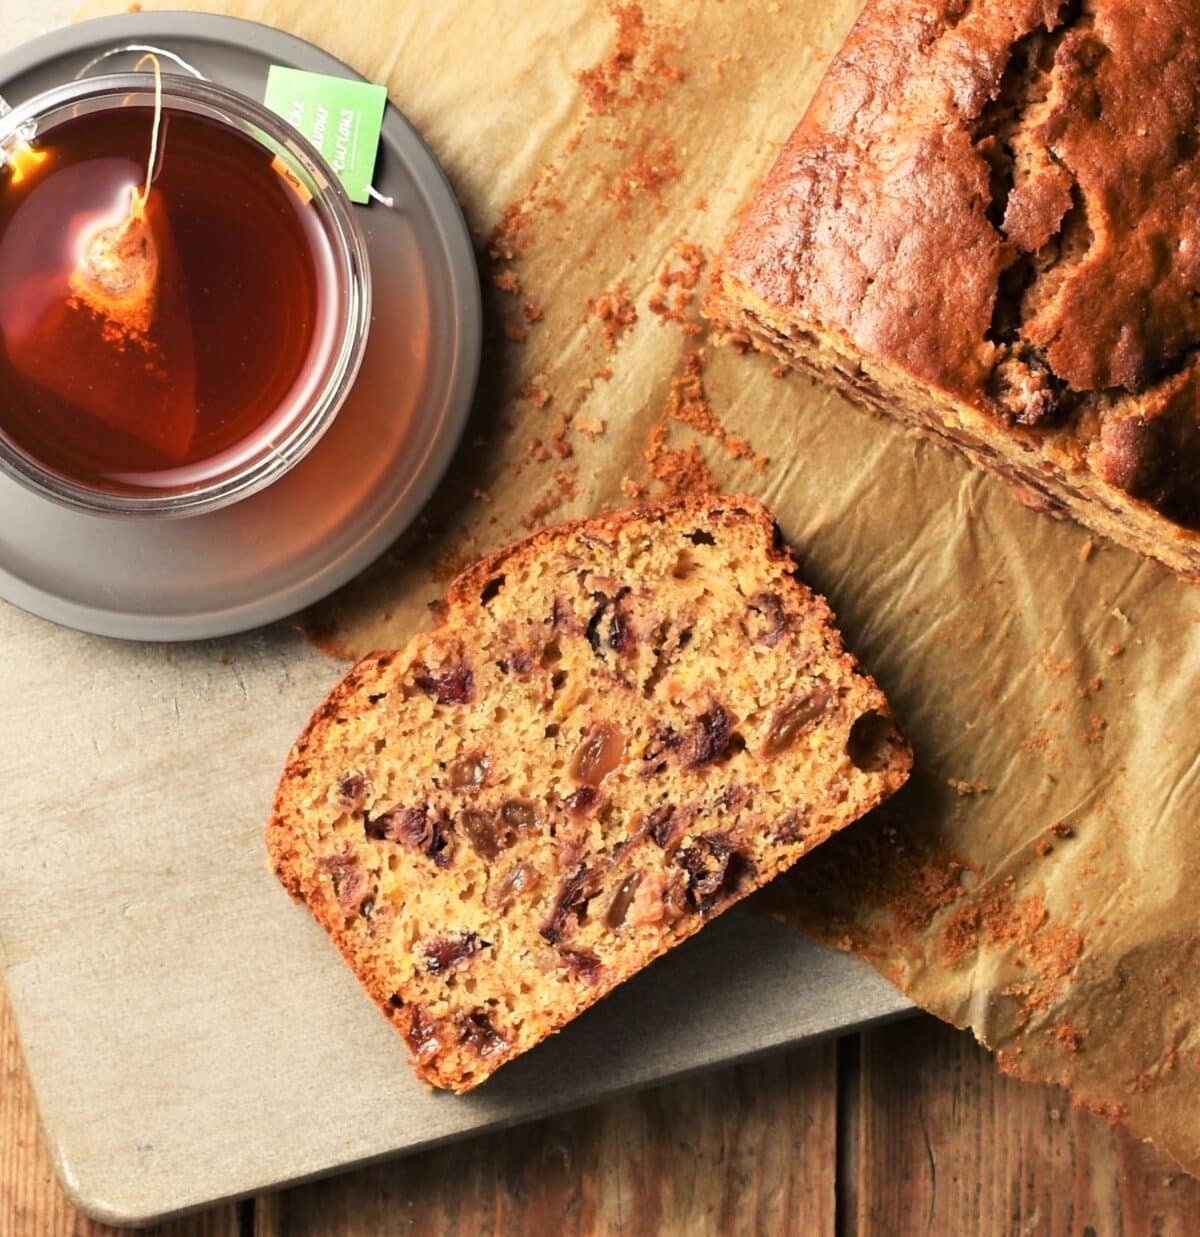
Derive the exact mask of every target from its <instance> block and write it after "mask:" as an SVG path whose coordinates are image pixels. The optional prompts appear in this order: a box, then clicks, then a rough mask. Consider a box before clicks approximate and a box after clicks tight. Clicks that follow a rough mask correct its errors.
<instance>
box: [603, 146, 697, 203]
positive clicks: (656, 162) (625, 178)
mask: <svg viewBox="0 0 1200 1237" xmlns="http://www.w3.org/2000/svg"><path fill="white" fill-rule="evenodd" d="M679 174H680V167H679V158H678V156H677V154H676V152H675V143H674V142H673V141H672V140H671V138H669V137H667V136H665V135H663V136H659V137H647V138H643V139H642V140H641V142H640V143H639V145H638V147H637V148H636V149H635V150H634V152H633V155H632V157H630V158H629V159H628V160H627V161H626V162H625V163H624V165H623V166H622V167H620V168H618V169H617V170H616V171H615V172H614V173H612V174H611V176H610V177H609V178H608V182H607V184H606V185H605V188H604V196H605V197H606V198H607V199H608V200H609V201H610V202H613V203H615V205H616V206H617V218H619V219H628V218H629V217H630V214H631V211H630V205H631V203H632V202H633V200H634V199H635V198H636V197H637V196H638V195H640V194H648V195H649V196H650V197H651V198H652V199H654V201H653V204H652V205H653V209H654V210H655V211H656V212H658V213H665V211H666V207H665V206H664V205H663V203H662V192H663V189H664V188H665V187H666V186H667V185H668V184H670V183H671V181H673V180H677V179H678V178H679Z"/></svg>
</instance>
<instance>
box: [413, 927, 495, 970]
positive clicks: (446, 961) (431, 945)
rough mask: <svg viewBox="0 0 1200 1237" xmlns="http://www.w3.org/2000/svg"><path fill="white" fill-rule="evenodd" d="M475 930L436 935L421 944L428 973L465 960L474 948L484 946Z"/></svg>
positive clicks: (448, 967) (453, 965)
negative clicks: (457, 933)
mask: <svg viewBox="0 0 1200 1237" xmlns="http://www.w3.org/2000/svg"><path fill="white" fill-rule="evenodd" d="M485 944H486V942H483V941H480V939H479V934H478V933H477V932H464V933H462V935H461V936H438V937H435V938H434V939H433V940H431V941H426V942H425V944H424V945H422V946H421V952H422V953H423V954H424V955H425V969H426V971H428V972H429V974H430V975H439V974H441V973H442V972H443V971H448V970H450V968H451V967H455V966H459V965H460V964H461V963H463V962H465V961H466V960H467V959H468V958H469V957H470V956H471V955H472V954H473V953H475V951H476V950H478V949H482V948H484V946H485Z"/></svg>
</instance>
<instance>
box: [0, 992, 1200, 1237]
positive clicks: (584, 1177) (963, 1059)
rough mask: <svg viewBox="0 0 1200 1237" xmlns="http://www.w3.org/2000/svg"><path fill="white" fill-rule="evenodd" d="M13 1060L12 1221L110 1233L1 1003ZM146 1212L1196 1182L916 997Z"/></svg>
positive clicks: (1142, 1199)
mask: <svg viewBox="0 0 1200 1237" xmlns="http://www.w3.org/2000/svg"><path fill="white" fill-rule="evenodd" d="M0 1069H2V1071H3V1089H2V1090H0V1237H68V1235H69V1237H101V1235H102V1234H107V1233H112V1232H114V1231H116V1230H113V1229H109V1228H106V1227H105V1226H103V1225H98V1224H94V1223H92V1222H91V1221H90V1220H88V1219H87V1218H86V1217H85V1216H83V1215H81V1214H80V1213H79V1212H78V1211H76V1210H75V1209H74V1208H73V1207H71V1205H70V1204H69V1203H68V1202H67V1201H66V1200H65V1199H64V1198H63V1196H62V1195H61V1193H60V1192H59V1190H58V1186H57V1184H56V1183H55V1181H54V1178H53V1174H52V1171H51V1168H50V1164H49V1161H48V1159H47V1157H46V1153H45V1150H44V1148H43V1146H42V1141H41V1135H40V1132H39V1130H38V1126H37V1117H36V1114H35V1111H34V1107H33V1099H32V1096H31V1095H30V1091H29V1085H28V1082H27V1080H26V1077H25V1071H24V1066H23V1064H22V1061H21V1055H20V1050H19V1048H18V1046H17V1042H16V1036H15V1034H14V1032H13V1028H12V1023H11V1020H10V1019H9V1017H8V1008H7V1005H6V1004H4V1005H0ZM331 1094H333V1095H336V1088H333V1089H332V1090H331ZM149 1231H150V1232H152V1233H155V1234H160V1235H161V1237H389V1235H390V1234H393V1233H395V1234H408V1233H414V1234H420V1235H421V1237H440V1235H441V1234H448V1235H455V1237H457V1235H463V1237H466V1235H471V1237H474V1235H476V1234H495V1235H497V1237H518V1235H519V1237H537V1235H539V1234H543V1233H545V1234H550V1235H552V1237H574V1235H575V1234H587V1235H588V1237H592V1235H593V1234H595V1235H597V1237H603V1235H607V1234H617V1233H620V1234H643V1233H647V1234H660V1233H661V1234H669V1235H672V1237H673V1235H674V1234H686V1235H687V1237H703V1235H704V1234H709V1233H736V1234H751V1233H754V1234H764V1235H767V1237H776V1235H777V1234H778V1235H783V1234H797V1235H800V1237H825V1235H826V1234H829V1235H831V1237H832V1235H835V1234H836V1235H839V1237H841V1235H844V1234H851V1233H861V1234H872V1235H874V1234H880V1235H886V1237H905V1235H906V1234H910V1233H913V1234H916V1233H930V1234H952V1235H954V1237H960V1235H961V1237H968V1235H971V1234H987V1235H992V1234H1006V1235H1007V1234H1037V1235H1040V1234H1055V1235H1057V1234H1080V1235H1084V1234H1086V1235H1088V1237H1108V1235H1109V1234H1128V1235H1130V1237H1142V1235H1145V1237H1151V1235H1153V1237H1171V1235H1174V1234H1180V1235H1184V1234H1189V1235H1190V1234H1195V1233H1200V1182H1198V1181H1195V1180H1193V1179H1191V1178H1190V1177H1187V1176H1185V1175H1184V1174H1182V1173H1180V1172H1179V1171H1178V1169H1177V1168H1175V1166H1174V1165H1173V1164H1172V1163H1171V1162H1170V1161H1168V1160H1167V1159H1166V1158H1165V1157H1164V1156H1161V1155H1159V1154H1157V1153H1156V1152H1154V1151H1153V1150H1151V1149H1150V1148H1149V1147H1147V1146H1145V1145H1144V1144H1139V1143H1136V1142H1135V1141H1134V1140H1133V1139H1131V1138H1130V1137H1129V1136H1128V1135H1127V1134H1125V1133H1124V1131H1122V1130H1120V1129H1112V1128H1111V1127H1109V1126H1108V1125H1107V1124H1106V1123H1104V1122H1103V1121H1099V1120H1097V1119H1096V1118H1094V1117H1090V1116H1087V1115H1085V1114H1082V1113H1079V1112H1075V1111H1073V1110H1072V1109H1071V1107H1070V1104H1069V1102H1068V1101H1067V1098H1066V1096H1065V1095H1064V1094H1063V1093H1062V1092H1061V1091H1058V1090H1055V1089H1052V1088H1049V1087H1033V1086H1028V1085H1025V1084H1022V1083H1018V1082H1014V1081H1012V1080H1011V1079H1007V1078H1004V1077H1002V1076H1001V1075H1000V1074H999V1073H998V1072H997V1070H996V1068H995V1066H994V1065H993V1063H992V1061H991V1059H990V1058H989V1057H988V1055H987V1054H986V1053H985V1052H983V1051H982V1050H981V1049H980V1048H978V1047H977V1046H976V1045H975V1044H974V1042H973V1041H972V1040H971V1039H970V1038H969V1037H968V1036H966V1035H962V1034H959V1033H958V1032H956V1031H953V1030H951V1029H950V1028H949V1027H945V1026H943V1025H942V1024H940V1023H938V1022H936V1021H935V1020H934V1019H932V1018H927V1017H920V1018H913V1019H909V1020H906V1021H903V1022H899V1023H895V1024H893V1025H891V1026H889V1027H885V1028H883V1029H880V1030H874V1031H869V1032H867V1033H865V1034H862V1035H855V1036H851V1037H849V1038H846V1039H843V1040H840V1041H836V1042H829V1043H825V1044H820V1045H817V1046H815V1047H808V1048H801V1049H797V1050H795V1051H792V1052H788V1053H784V1054H782V1055H776V1056H774V1057H771V1058H769V1059H767V1060H764V1061H761V1062H757V1063H754V1064H750V1065H743V1066H738V1067H735V1068H732V1069H726V1070H723V1071H721V1072H719V1073H715V1074H709V1075H706V1076H704V1077H701V1078H696V1079H692V1080H689V1081H687V1082H683V1083H676V1084H673V1085H670V1086H666V1087H662V1088H659V1089H657V1090H653V1091H646V1092H643V1093H642V1094H640V1095H637V1096H632V1097H629V1098H627V1099H623V1100H617V1101H614V1102H611V1103H607V1104H602V1105H600V1106H598V1107H594V1108H589V1109H585V1110H583V1111H580V1112H577V1113H573V1114H570V1115H568V1116H564V1117H558V1118H555V1119H553V1120H549V1121H543V1122H540V1123H538V1124H536V1125H530V1126H526V1127H523V1128H521V1129H518V1130H512V1131H509V1132H507V1133H502V1134H496V1135H492V1136H489V1137H486V1138H483V1139H479V1140H477V1141H473V1142H468V1143H461V1144H458V1145H456V1146H453V1147H450V1148H446V1149H443V1150H440V1151H435V1152H429V1153H426V1154H423V1155H419V1156H415V1157H412V1158H409V1159H402V1160H395V1161H392V1162H391V1163H388V1164H384V1165H381V1166H377V1167H375V1168H370V1169H363V1170H360V1171H358V1172H354V1173H351V1174H348V1175H346V1176H343V1177H336V1178H332V1179H330V1180H327V1181H322V1182H318V1183H316V1184H314V1185H308V1186H301V1187H298V1188H296V1189H292V1190H286V1191H283V1192H282V1193H280V1194H277V1195H271V1196H267V1197H263V1198H258V1199H255V1200H252V1201H249V1202H245V1203H242V1204H240V1205H237V1206H226V1207H220V1208H217V1209H215V1210H213V1211H211V1212H208V1213H206V1214H204V1215H201V1216H196V1217H194V1218H192V1219H188V1220H183V1221H179V1222H177V1223H174V1224H168V1225H163V1226H161V1227H159V1228H155V1229H152V1230H149Z"/></svg>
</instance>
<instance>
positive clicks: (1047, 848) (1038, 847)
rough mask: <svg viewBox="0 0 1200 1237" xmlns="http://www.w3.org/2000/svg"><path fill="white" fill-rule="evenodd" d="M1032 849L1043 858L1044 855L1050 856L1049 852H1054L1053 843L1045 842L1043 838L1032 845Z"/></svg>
mask: <svg viewBox="0 0 1200 1237" xmlns="http://www.w3.org/2000/svg"><path fill="white" fill-rule="evenodd" d="M1033 849H1034V850H1035V851H1037V853H1038V854H1039V855H1041V856H1042V857H1043V858H1044V857H1045V856H1046V855H1048V854H1050V852H1051V851H1053V850H1054V843H1053V842H1049V841H1047V840H1046V839H1045V838H1041V839H1040V840H1039V841H1038V842H1037V843H1036V844H1035V845H1034V848H1033Z"/></svg>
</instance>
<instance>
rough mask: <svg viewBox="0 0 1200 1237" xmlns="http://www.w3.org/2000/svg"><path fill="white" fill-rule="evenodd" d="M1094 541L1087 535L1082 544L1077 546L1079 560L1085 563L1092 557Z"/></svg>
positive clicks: (1094, 546)
mask: <svg viewBox="0 0 1200 1237" xmlns="http://www.w3.org/2000/svg"><path fill="white" fill-rule="evenodd" d="M1095 548H1096V543H1095V542H1094V541H1093V540H1092V539H1091V538H1090V537H1089V538H1088V539H1087V540H1086V541H1085V542H1084V543H1083V545H1081V546H1080V547H1079V561H1080V562H1081V563H1086V562H1087V561H1088V559H1089V558H1091V557H1092V551H1093V550H1095Z"/></svg>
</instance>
